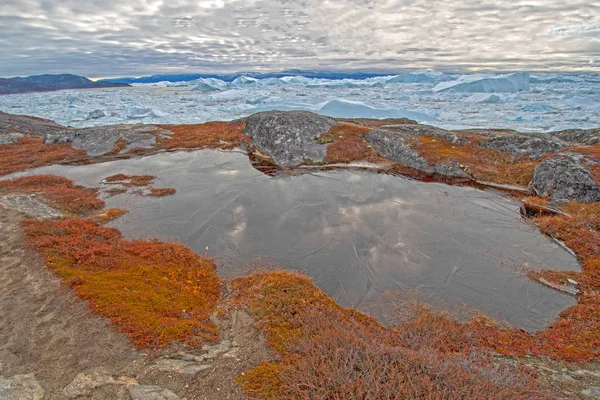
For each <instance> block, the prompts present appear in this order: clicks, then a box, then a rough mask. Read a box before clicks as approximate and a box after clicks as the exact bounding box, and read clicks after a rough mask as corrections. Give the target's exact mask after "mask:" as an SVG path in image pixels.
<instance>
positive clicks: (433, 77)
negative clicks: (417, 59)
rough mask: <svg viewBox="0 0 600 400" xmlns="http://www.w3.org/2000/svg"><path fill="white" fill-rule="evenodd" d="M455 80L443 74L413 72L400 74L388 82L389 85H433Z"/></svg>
mask: <svg viewBox="0 0 600 400" xmlns="http://www.w3.org/2000/svg"><path fill="white" fill-rule="evenodd" d="M452 79H453V78H452V77H451V76H450V75H447V74H444V73H443V72H411V73H410V74H400V75H396V76H393V77H391V78H389V79H388V80H387V82H388V83H432V82H445V81H451V80H452Z"/></svg>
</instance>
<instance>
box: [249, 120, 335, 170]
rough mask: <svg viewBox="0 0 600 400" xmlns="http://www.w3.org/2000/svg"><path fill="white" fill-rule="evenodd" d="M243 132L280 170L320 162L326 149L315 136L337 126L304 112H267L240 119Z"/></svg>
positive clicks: (333, 122)
mask: <svg viewBox="0 0 600 400" xmlns="http://www.w3.org/2000/svg"><path fill="white" fill-rule="evenodd" d="M240 121H243V122H245V123H246V129H245V130H244V133H245V134H247V135H248V136H250V137H252V140H253V142H254V146H255V148H256V150H258V151H259V152H260V153H261V154H264V155H267V156H269V157H271V158H272V159H273V161H274V162H275V163H276V164H277V165H280V166H283V167H295V166H299V165H301V164H303V163H307V162H322V161H323V159H324V158H325V155H326V153H327V146H325V145H324V144H321V143H319V141H318V140H317V137H319V136H321V135H322V134H323V133H326V132H328V131H329V130H330V129H331V127H333V126H335V125H337V122H335V121H334V120H333V119H331V118H328V117H323V116H320V115H317V114H313V113H311V112H308V111H269V112H263V113H258V114H254V115H251V116H249V117H247V118H244V119H243V120H240Z"/></svg>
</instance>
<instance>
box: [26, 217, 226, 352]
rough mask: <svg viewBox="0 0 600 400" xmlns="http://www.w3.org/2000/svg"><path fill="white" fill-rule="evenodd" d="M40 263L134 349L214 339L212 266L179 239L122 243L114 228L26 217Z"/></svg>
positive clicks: (216, 296)
mask: <svg viewBox="0 0 600 400" xmlns="http://www.w3.org/2000/svg"><path fill="white" fill-rule="evenodd" d="M25 230H26V234H27V238H28V239H29V240H30V241H31V242H32V243H33V244H34V245H35V247H36V248H37V249H38V251H39V252H40V253H41V254H42V255H43V256H44V258H45V260H46V263H47V265H48V267H49V268H50V269H51V270H52V271H54V272H55V273H56V274H57V275H58V276H60V277H61V278H62V279H63V280H64V281H65V283H67V284H68V285H69V286H70V287H71V288H72V289H73V290H74V291H75V292H76V293H77V294H78V295H79V296H80V297H81V298H83V299H85V300H87V301H89V303H90V305H91V307H92V308H93V309H94V311H96V312H97V313H98V314H100V315H103V316H105V317H108V318H110V319H111V321H112V322H113V323H114V324H115V325H116V327H117V328H119V329H120V330H121V331H123V332H124V333H125V334H127V335H128V336H129V337H130V338H131V339H132V340H133V342H134V343H135V344H136V346H138V347H148V346H165V345H168V344H170V343H172V342H173V341H190V343H196V341H197V340H198V339H201V340H200V341H199V342H202V340H209V341H210V340H216V338H217V337H218V331H217V328H216V327H215V325H214V324H213V323H212V322H211V321H210V319H209V317H210V315H211V314H212V313H213V311H214V309H215V305H216V303H217V301H218V299H219V297H220V287H221V282H220V280H219V278H218V277H217V273H216V270H215V264H214V263H213V262H212V260H210V259H206V258H203V257H200V256H198V255H197V254H195V253H194V252H192V251H191V250H189V249H188V248H187V247H185V246H183V245H181V244H174V243H162V242H159V241H156V240H151V241H144V240H134V241H125V240H123V239H122V238H121V234H120V232H119V231H118V230H116V229H112V228H104V227H100V226H98V225H96V224H95V223H93V222H91V221H87V220H84V219H77V218H68V219H62V220H57V221H28V222H26V223H25Z"/></svg>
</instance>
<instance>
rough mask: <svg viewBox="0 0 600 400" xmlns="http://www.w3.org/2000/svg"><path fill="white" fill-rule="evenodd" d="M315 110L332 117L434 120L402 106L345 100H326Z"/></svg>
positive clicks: (429, 116)
mask: <svg viewBox="0 0 600 400" xmlns="http://www.w3.org/2000/svg"><path fill="white" fill-rule="evenodd" d="M317 112H318V113H319V114H322V115H327V116H329V117H333V118H410V119H414V120H417V121H433V120H435V117H433V116H431V115H428V114H424V113H420V112H415V111H408V110H405V109H403V108H376V107H371V106H368V105H366V104H363V103H357V102H352V101H347V100H331V101H328V102H327V103H325V104H324V105H323V106H322V107H321V108H320V109H319V110H318V111H317Z"/></svg>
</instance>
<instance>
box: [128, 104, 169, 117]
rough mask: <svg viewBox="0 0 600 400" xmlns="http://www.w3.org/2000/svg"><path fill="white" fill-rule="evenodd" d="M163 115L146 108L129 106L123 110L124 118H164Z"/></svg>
mask: <svg viewBox="0 0 600 400" xmlns="http://www.w3.org/2000/svg"><path fill="white" fill-rule="evenodd" d="M165 115H167V114H165V113H163V112H162V111H159V110H155V109H152V108H146V107H137V106H133V107H131V106H129V107H126V108H125V116H126V117H127V118H134V119H141V118H148V117H164V116H165Z"/></svg>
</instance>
